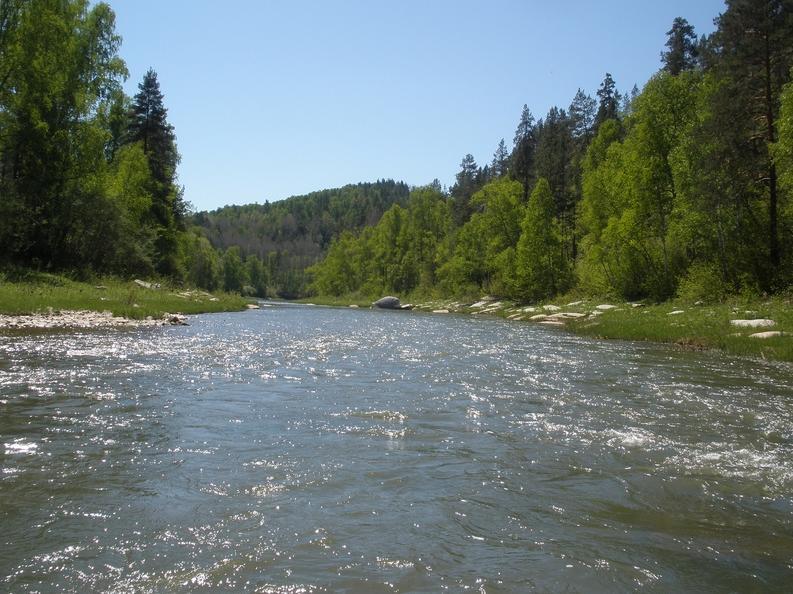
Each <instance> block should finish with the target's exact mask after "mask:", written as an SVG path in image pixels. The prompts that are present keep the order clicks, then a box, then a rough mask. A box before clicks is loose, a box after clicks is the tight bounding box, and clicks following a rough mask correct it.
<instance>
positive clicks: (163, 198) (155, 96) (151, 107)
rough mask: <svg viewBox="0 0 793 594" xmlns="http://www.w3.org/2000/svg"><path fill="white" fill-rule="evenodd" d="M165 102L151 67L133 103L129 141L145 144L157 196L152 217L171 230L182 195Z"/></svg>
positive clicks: (174, 138)
mask: <svg viewBox="0 0 793 594" xmlns="http://www.w3.org/2000/svg"><path fill="white" fill-rule="evenodd" d="M163 100H164V97H163V94H162V92H161V91H160V83H159V81H158V80H157V73H156V72H155V71H154V70H152V69H151V68H150V69H149V70H148V72H146V75H145V76H144V77H143V82H141V83H140V85H138V93H137V95H135V97H134V99H133V101H132V108H131V110H130V119H129V126H128V128H127V138H126V141H127V143H134V142H140V143H141V144H142V146H143V152H144V153H145V154H146V156H147V157H148V159H149V167H150V169H151V174H152V178H153V179H154V182H155V184H156V187H155V188H154V192H152V193H153V195H154V197H155V204H154V206H153V214H154V216H155V219H156V220H157V222H158V223H159V224H160V225H162V226H163V227H170V226H172V225H173V224H174V222H175V221H176V220H177V219H178V218H179V216H180V214H181V213H182V209H181V205H179V204H177V202H178V201H179V199H180V196H179V192H178V189H177V188H176V183H175V182H176V166H177V165H178V163H179V153H178V151H177V149H176V135H175V134H174V130H173V126H171V124H169V123H168V110H167V109H166V108H165V104H164V101H163Z"/></svg>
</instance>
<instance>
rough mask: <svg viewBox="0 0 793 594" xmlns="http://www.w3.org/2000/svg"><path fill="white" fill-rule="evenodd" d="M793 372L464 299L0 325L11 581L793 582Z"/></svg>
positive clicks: (1, 492) (305, 585)
mask: <svg viewBox="0 0 793 594" xmlns="http://www.w3.org/2000/svg"><path fill="white" fill-rule="evenodd" d="M791 428H793V374H791V368H790V366H787V365H783V364H768V363H764V362H757V361H744V360H738V359H734V358H731V357H727V356H724V355H720V354H717V353H687V352H686V353H684V352H679V351H675V350H673V349H671V348H667V347H663V346H657V345H648V344H629V343H621V342H596V341H590V340H586V339H581V338H577V337H575V336H571V335H569V334H565V333H563V332H559V331H557V330H554V329H546V328H538V327H536V326H529V325H522V324H517V323H506V322H502V321H498V320H486V319H477V318H470V317H464V316H431V315H423V314H403V313H402V312H377V311H367V310H340V309H328V308H321V307H289V306H286V307H281V306H276V307H269V308H266V309H262V310H259V311H252V312H247V313H242V314H219V315H207V316H201V317H197V318H195V319H194V320H193V323H192V325H191V326H189V327H176V328H142V329H129V330H114V331H108V330H99V331H84V332H76V333H58V332H55V333H49V334H47V333H45V334H41V333H39V334H31V335H15V336H2V335H0V444H2V447H0V455H2V457H0V465H1V466H0V470H1V472H0V521H1V522H2V525H3V531H2V535H0V543H2V546H1V547H0V576H3V577H2V578H0V589H5V590H9V591H14V592H33V591H106V592H130V591H135V592H161V591H169V592H180V591H184V592H188V591H195V590H201V589H203V590H207V591H251V592H323V591H338V590H345V591H349V592H378V591H383V592H400V591H402V592H436V591H440V590H452V591H459V590H478V591H487V592H491V591H493V592H498V591H533V590H534V591H559V590H569V591H582V592H584V591H585V592H611V591H614V590H628V589H636V588H649V589H650V590H658V591H675V590H767V591H771V590H782V589H784V588H785V587H786V586H787V584H789V583H790V581H791V579H793V537H792V536H791V534H793V531H791V525H792V524H793V497H792V496H791V493H793V429H791Z"/></svg>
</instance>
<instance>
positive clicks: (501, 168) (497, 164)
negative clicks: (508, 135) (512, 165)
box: [490, 138, 509, 177]
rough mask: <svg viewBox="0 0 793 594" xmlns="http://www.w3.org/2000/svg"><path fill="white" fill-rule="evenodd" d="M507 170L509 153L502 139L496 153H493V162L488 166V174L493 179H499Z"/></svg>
mask: <svg viewBox="0 0 793 594" xmlns="http://www.w3.org/2000/svg"><path fill="white" fill-rule="evenodd" d="M508 169H509V152H508V151H507V145H506V143H505V142H504V139H503V138H502V139H501V141H499V143H498V147H496V152H495V153H493V162H492V163H491V165H490V172H491V173H492V175H493V176H494V177H500V176H502V175H504V174H505V173H507V171H508Z"/></svg>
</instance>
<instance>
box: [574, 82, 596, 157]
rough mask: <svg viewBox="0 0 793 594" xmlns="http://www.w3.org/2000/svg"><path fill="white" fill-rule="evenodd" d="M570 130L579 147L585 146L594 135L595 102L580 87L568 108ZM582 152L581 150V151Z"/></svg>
mask: <svg viewBox="0 0 793 594" xmlns="http://www.w3.org/2000/svg"><path fill="white" fill-rule="evenodd" d="M568 114H569V116H570V122H571V126H572V128H571V131H572V134H573V138H575V140H576V143H577V144H578V145H579V148H584V149H585V148H586V146H587V145H588V144H589V142H590V141H591V140H592V137H593V136H594V129H595V115H596V114H597V102H596V101H595V100H594V99H593V98H592V97H590V96H589V95H587V94H586V93H584V91H582V90H581V89H578V91H577V92H576V94H575V97H573V101H572V103H570V108H569V109H568ZM582 152H583V151H582Z"/></svg>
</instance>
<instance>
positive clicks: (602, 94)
mask: <svg viewBox="0 0 793 594" xmlns="http://www.w3.org/2000/svg"><path fill="white" fill-rule="evenodd" d="M597 96H598V99H599V102H598V112H597V116H596V117H595V125H596V126H600V124H602V123H603V122H605V121H606V120H614V119H617V117H618V116H619V108H620V99H621V97H620V94H619V91H617V85H616V84H615V83H614V79H613V78H612V77H611V74H610V73H608V72H607V73H606V77H605V78H604V79H603V82H602V83H601V85H600V88H599V89H598V91H597Z"/></svg>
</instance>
